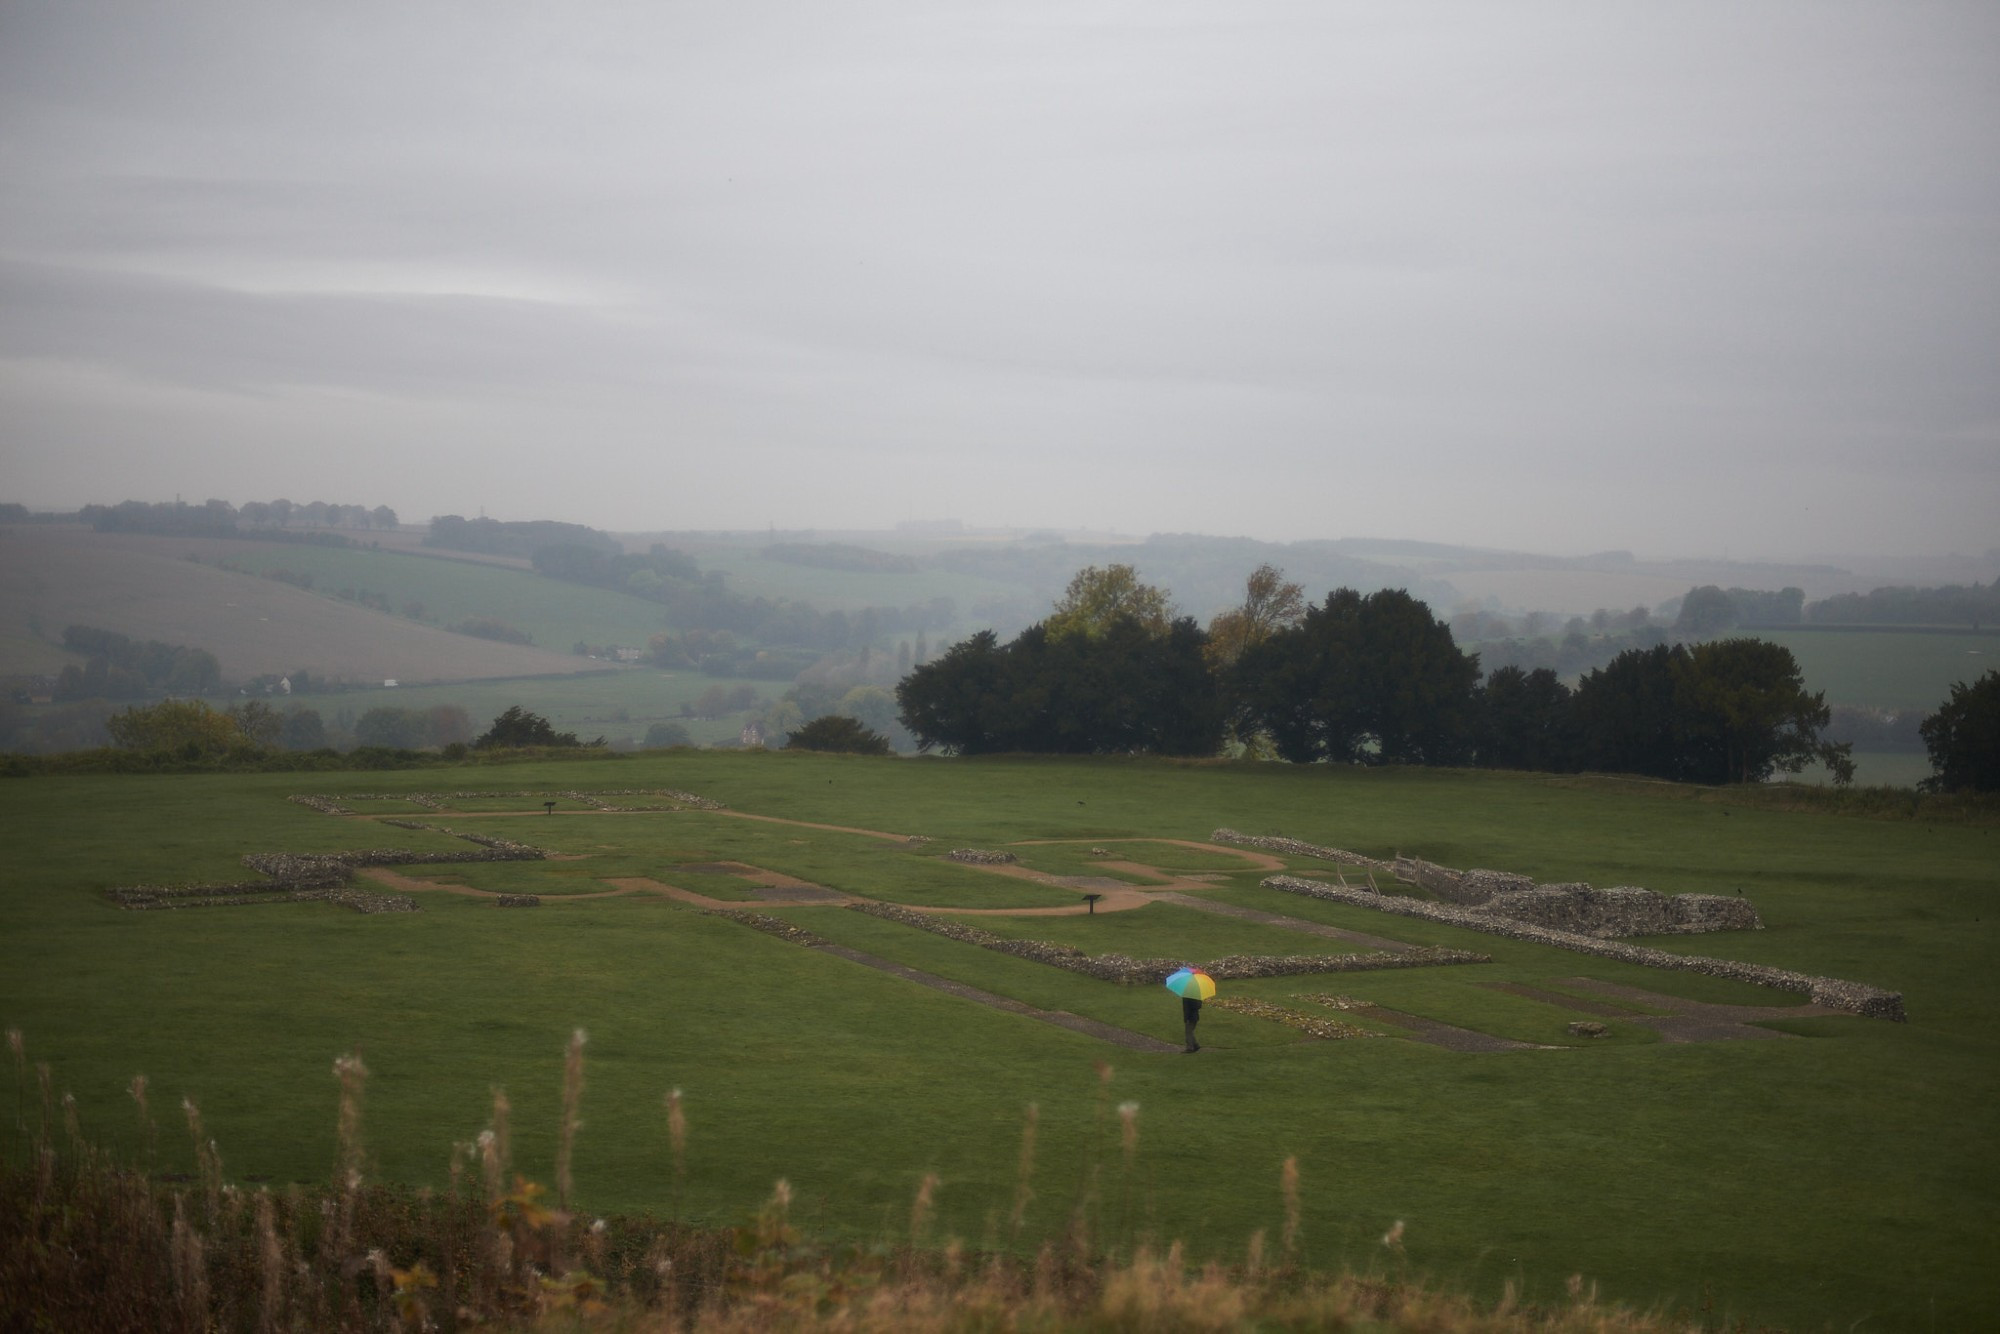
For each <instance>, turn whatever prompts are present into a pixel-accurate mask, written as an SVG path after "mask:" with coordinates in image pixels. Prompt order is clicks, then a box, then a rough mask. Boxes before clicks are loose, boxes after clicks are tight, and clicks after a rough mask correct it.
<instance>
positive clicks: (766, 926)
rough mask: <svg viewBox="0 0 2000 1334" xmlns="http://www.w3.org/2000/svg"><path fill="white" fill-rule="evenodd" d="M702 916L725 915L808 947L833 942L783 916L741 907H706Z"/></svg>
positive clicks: (758, 929)
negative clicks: (746, 909) (746, 910)
mask: <svg viewBox="0 0 2000 1334" xmlns="http://www.w3.org/2000/svg"><path fill="white" fill-rule="evenodd" d="M702 916H704V917H726V918H728V919H729V920H730V921H732V922H741V923H742V924H743V925H744V926H747V927H750V928H752V929H753V930H757V931H762V932H764V933H766V934H767V935H773V936H776V937H778V938H779V939H780V940H789V941H791V942H792V943H793V944H794V945H804V946H806V947H808V948H815V947H818V946H821V945H830V944H832V943H833V942H832V941H830V940H828V939H827V938H826V937H824V936H816V935H814V934H813V933H812V932H810V931H808V930H806V929H805V928H804V927H802V926H793V925H792V924H791V923H790V922H787V921H785V920H784V919H783V918H781V917H772V916H770V915H769V914H767V913H760V912H745V911H744V910H743V909H741V908H707V909H704V910H703V912H702Z"/></svg>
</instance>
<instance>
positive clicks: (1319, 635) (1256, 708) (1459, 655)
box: [1234, 588, 1479, 764]
mask: <svg viewBox="0 0 2000 1334" xmlns="http://www.w3.org/2000/svg"><path fill="white" fill-rule="evenodd" d="M1234 680H1235V686H1236V693H1237V695H1238V697H1239V698H1240V699H1241V700H1242V702H1243V710H1242V714H1241V716H1240V719H1239V727H1243V726H1248V727H1253V728H1260V729H1262V730H1263V731H1266V732H1268V733H1269V734H1270V736H1271V738H1272V740H1273V741H1274V742H1275V743H1276V745H1277V748H1278V753H1279V754H1280V755H1282V756H1283V757H1284V758H1286V759H1288V760H1293V761H1306V760H1316V759H1328V760H1335V761H1343V762H1350V763H1364V762H1381V763H1395V764H1455V763H1460V762H1462V761H1464V760H1466V759H1468V758H1469V757H1470V756H1471V753H1472V707H1473V689H1474V687H1475V685H1476V684H1477V683H1478V680H1479V659H1478V657H1477V655H1474V654H1468V653H1465V652H1463V651H1462V650H1460V649H1459V647H1458V645H1457V644H1456V643H1455V642H1453V640H1452V637H1451V629H1450V627H1448V626H1446V625H1445V623H1444V622H1442V621H1440V620H1438V619H1437V618H1436V617H1434V616H1433V615H1432V614H1431V609H1430V608H1429V607H1428V606H1427V605H1425V604H1424V603H1422V602H1420V601H1418V600H1417V599H1416V598H1413V597H1411V596H1410V595H1409V594H1408V593H1407V592H1405V591H1403V590H1402V589H1384V590H1383V591H1381V592H1379V593H1371V594H1368V595H1367V596H1366V597H1364V596H1362V595H1361V594H1360V593H1358V592H1356V591H1355V590H1353V589H1351V588H1341V589H1335V590H1334V591H1333V592H1332V593H1330V594H1328V595H1327V599H1326V602H1325V603H1324V604H1323V605H1322V606H1318V607H1310V608H1308V609H1307V610H1306V613H1305V616H1304V618H1303V619H1302V620H1301V621H1300V623H1299V624H1298V625H1296V626H1293V627H1289V628H1286V629H1283V630H1279V631H1277V632H1275V633H1273V634H1271V635H1270V636H1268V637H1267V638H1266V639H1265V640H1264V641H1263V642H1262V643H1260V644H1257V645H1254V646H1252V647H1251V648H1250V649H1248V650H1247V651H1246V652H1245V653H1244V655H1243V658H1242V660H1241V662H1240V663H1239V664H1238V666H1237V671H1236V673H1235V678H1234Z"/></svg>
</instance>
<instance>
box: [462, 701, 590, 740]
mask: <svg viewBox="0 0 2000 1334" xmlns="http://www.w3.org/2000/svg"><path fill="white" fill-rule="evenodd" d="M603 744H604V738H603V737H599V738H597V739H596V740H595V741H591V742H583V741H578V740H577V739H576V733H574V732H558V731H556V729H555V728H554V727H553V726H551V725H550V723H549V720H548V719H546V718H544V717H542V716H541V715H540V714H538V713H530V712H528V710H526V709H524V708H522V707H521V706H520V705H518V704H515V705H513V706H511V707H510V708H509V709H508V710H507V711H506V712H505V713H503V714H501V715H500V716H499V717H498V718H495V719H494V720H493V726H491V727H489V728H487V729H486V732H485V734H484V735H483V736H481V737H480V738H479V739H478V740H477V741H474V742H473V743H472V745H473V748H474V749H476V750H494V749H508V750H512V749H518V748H519V747H522V746H582V745H591V746H601V745H603Z"/></svg>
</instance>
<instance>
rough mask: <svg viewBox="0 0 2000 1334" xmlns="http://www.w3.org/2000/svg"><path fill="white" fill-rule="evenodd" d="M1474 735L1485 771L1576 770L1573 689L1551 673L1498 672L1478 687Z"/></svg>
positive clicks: (1504, 669) (1542, 669) (1541, 669)
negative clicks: (1571, 712) (1574, 764)
mask: <svg viewBox="0 0 2000 1334" xmlns="http://www.w3.org/2000/svg"><path fill="white" fill-rule="evenodd" d="M1477 713H1478V720H1477V724H1476V727H1475V735H1476V739H1477V746H1478V764H1479V766H1480V767H1481V768H1483V769H1534V770H1539V771H1542V772H1560V771H1563V770H1566V769H1569V768H1570V767H1572V763H1573V756H1574V754H1575V750H1576V746H1575V742H1574V739H1573V738H1572V736H1571V726H1570V689H1569V687H1568V686H1566V685H1564V684H1563V683H1562V679H1561V678H1560V677H1558V676H1557V675H1556V674H1555V671H1554V670H1553V669H1552V668H1548V667H1537V668H1536V669H1535V670H1533V671H1531V672H1524V671H1522V670H1521V669H1520V668H1519V667H1500V668H1497V669H1495V670H1494V671H1492V672H1491V673H1489V674H1488V675H1487V677H1486V683H1485V685H1483V686H1481V687H1480V690H1479V702H1478V710H1477Z"/></svg>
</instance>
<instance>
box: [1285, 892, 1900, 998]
mask: <svg viewBox="0 0 2000 1334" xmlns="http://www.w3.org/2000/svg"><path fill="white" fill-rule="evenodd" d="M1259 883H1261V884H1262V885H1263V886H1264V888H1266V889H1277V890H1283V891H1284V892H1285V893H1287V894H1302V895H1304V896H1306V897H1307V898H1315V899H1324V900H1326V901H1327V902H1329V903H1345V904H1349V905H1352V906H1353V907H1357V908H1372V909H1374V910H1375V911H1377V912H1387V913H1395V914H1397V915H1399V916H1403V917H1421V918H1424V919H1426V920H1428V921H1433V922H1443V923H1446V924H1448V925H1451V926H1460V927H1466V928H1468V929H1470V930H1473V931H1484V932H1486V933H1488V934H1489V935H1496V936H1507V937H1510V938H1511V939H1514V940H1525V941H1529V942H1531V943H1533V944H1537V945H1553V946H1555V947H1556V948H1557V949H1565V950H1574V951H1576V952H1577V953H1579V954H1592V955H1596V956H1597V957H1599V958H1603V959H1616V960H1618V961H1619V962H1621V963H1635V964H1640V965H1642V966H1644V967H1647V968H1665V969H1670V970H1675V971H1680V972H1690V973H1701V974H1704V975H1706V976H1709V977H1726V978H1730V979H1733V980H1735V981H1738V982H1750V983H1754V984H1756V985H1758V986H1765V987H1772V988H1774V989H1776V990H1779V991H1790V992H1794V993H1799V994H1803V995H1805V996H1807V997H1809V998H1810V999H1811V1000H1812V1001H1813V1002H1814V1003H1815V1004H1817V1005H1824V1006H1826V1007H1828V1008H1829V1009H1835V1010H1846V1011H1848V1012H1850V1013H1852V1014H1859V1015H1865V1016H1867V1017H1869V1018H1873V1019H1888V1020H1892V1021H1894V1022H1897V1023H1901V1022H1902V1021H1903V1019H1904V1017H1905V1016H1904V1013H1903V997H1902V993H1900V992H1894V991H1884V990H1882V989H1881V988H1879V987H1871V986H1869V985H1867V984H1866V983H1862V982H1848V981H1844V980H1842V979H1840V978H1835V977H1815V976H1812V975H1811V974H1807V973H1795V972H1792V971H1790V970H1789V969H1784V968H1773V967H1771V966H1769V965H1767V964H1757V963H1740V962H1738V961H1736V960H1734V959H1711V958H1706V957H1704V956H1702V955H1698V954H1672V953H1669V952H1668V951H1666V950H1657V949H1652V948H1650V947H1647V946H1644V945H1628V944H1625V943H1624V942H1623V941H1616V940H1605V939H1603V938H1601V937H1598V936H1589V935H1583V934H1580V933H1578V932H1573V931H1560V930H1555V929H1552V928H1550V927H1545V926H1535V925H1533V924H1531V923H1527V922H1517V921H1514V920H1512V919H1510V918H1506V917H1495V916H1492V915H1490V914H1487V913H1482V912H1479V911H1477V910H1475V909H1470V908H1461V907H1455V906H1453V905H1451V904H1444V903H1425V902H1422V901H1421V900H1418V899H1409V898H1403V897H1400V896H1398V895H1393V894H1375V893H1372V892H1370V891H1368V890H1355V889H1345V888H1342V887H1341V886H1339V885H1329V884H1326V883H1324V882H1323V881H1317V880H1301V879H1299V878H1298V877H1296V876H1288V875H1274V876H1269V877H1266V878H1265V879H1264V880H1262V881H1260V882H1259Z"/></svg>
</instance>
